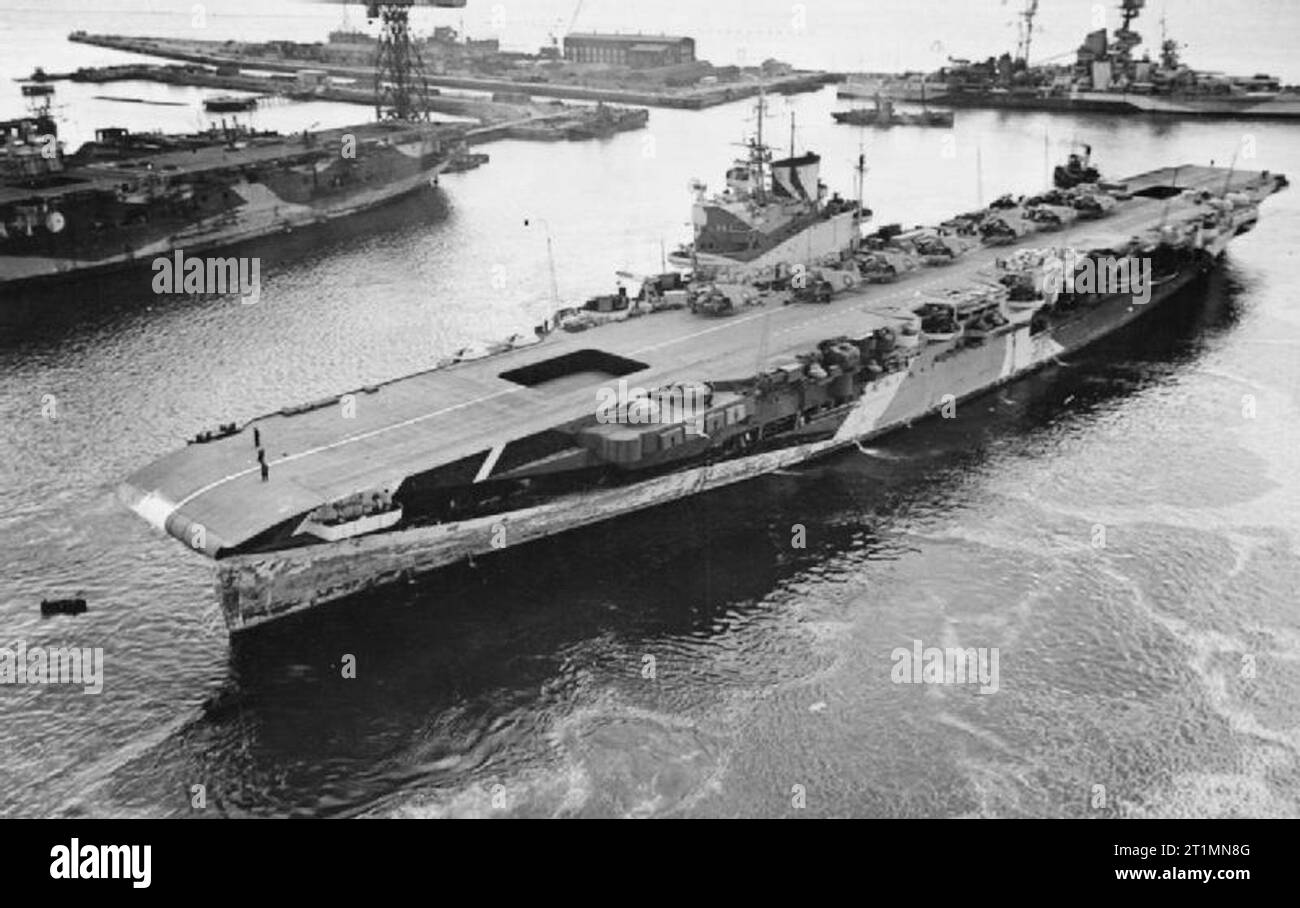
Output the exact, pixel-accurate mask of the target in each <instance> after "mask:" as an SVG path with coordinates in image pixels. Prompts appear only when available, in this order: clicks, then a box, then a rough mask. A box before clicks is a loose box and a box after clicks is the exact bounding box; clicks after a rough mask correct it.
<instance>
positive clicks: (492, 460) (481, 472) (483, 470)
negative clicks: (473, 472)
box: [474, 442, 506, 482]
mask: <svg viewBox="0 0 1300 908" xmlns="http://www.w3.org/2000/svg"><path fill="white" fill-rule="evenodd" d="M505 449H506V446H505V443H504V442H503V443H501V444H499V445H496V446H494V447H493V448H492V450H491V451H489V452H488V456H487V460H485V461H483V466H481V467H479V468H478V475H477V476H475V477H474V481H475V482H482V481H483V480H485V479H487V478H488V476H490V475H491V474H492V468H493V467H495V466H496V465H497V461H498V460H499V459H500V458H501V452H502V451H504V450H505Z"/></svg>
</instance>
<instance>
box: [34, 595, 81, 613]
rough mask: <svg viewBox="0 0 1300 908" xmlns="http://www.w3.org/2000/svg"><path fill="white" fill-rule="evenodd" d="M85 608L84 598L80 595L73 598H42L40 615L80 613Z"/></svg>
mask: <svg viewBox="0 0 1300 908" xmlns="http://www.w3.org/2000/svg"><path fill="white" fill-rule="evenodd" d="M85 610H86V600H85V599H82V598H80V597H77V598H73V599H42V600H41V614H42V615H80V614H81V613H82V612H84V611H85Z"/></svg>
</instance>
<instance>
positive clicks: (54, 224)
mask: <svg viewBox="0 0 1300 908" xmlns="http://www.w3.org/2000/svg"><path fill="white" fill-rule="evenodd" d="M67 223H68V221H67V218H65V217H64V216H63V212H61V211H51V212H50V213H49V214H47V215H46V216H45V229H46V230H48V231H49V232H50V233H60V232H61V231H62V230H63V228H64V227H66V226H67Z"/></svg>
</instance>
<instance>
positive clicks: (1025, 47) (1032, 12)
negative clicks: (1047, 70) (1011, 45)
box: [1016, 0, 1038, 66]
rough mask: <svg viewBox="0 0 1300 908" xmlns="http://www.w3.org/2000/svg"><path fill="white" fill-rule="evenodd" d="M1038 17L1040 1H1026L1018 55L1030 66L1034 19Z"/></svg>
mask: <svg viewBox="0 0 1300 908" xmlns="http://www.w3.org/2000/svg"><path fill="white" fill-rule="evenodd" d="M1037 15H1038V0H1026V3H1025V8H1024V9H1023V10H1021V12H1020V41H1019V42H1018V44H1017V46H1016V55H1017V56H1018V57H1019V59H1021V60H1024V61H1025V66H1028V65H1029V47H1030V45H1031V44H1033V42H1034V17H1035V16H1037Z"/></svg>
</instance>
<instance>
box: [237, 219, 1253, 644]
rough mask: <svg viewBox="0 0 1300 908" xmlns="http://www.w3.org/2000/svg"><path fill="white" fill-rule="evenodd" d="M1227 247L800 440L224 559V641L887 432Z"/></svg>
mask: <svg viewBox="0 0 1300 908" xmlns="http://www.w3.org/2000/svg"><path fill="white" fill-rule="evenodd" d="M1227 241H1228V238H1224V239H1223V240H1221V241H1219V242H1216V243H1215V244H1214V245H1212V246H1208V247H1207V248H1206V249H1205V250H1204V251H1203V252H1202V253H1201V257H1200V258H1199V259H1198V260H1197V262H1196V264H1194V265H1189V266H1188V267H1186V268H1184V269H1183V270H1182V271H1180V272H1179V273H1178V274H1176V275H1175V276H1173V277H1172V278H1170V279H1169V280H1167V281H1165V282H1164V283H1163V284H1161V285H1160V286H1159V287H1157V288H1156V289H1155V291H1154V292H1153V293H1152V296H1151V299H1150V300H1149V301H1148V302H1147V303H1145V304H1141V303H1138V302H1137V301H1135V300H1134V299H1133V298H1132V297H1131V296H1129V295H1114V296H1110V297H1106V298H1104V299H1102V300H1100V301H1098V302H1096V303H1095V304H1094V305H1092V306H1089V307H1088V308H1087V309H1086V310H1083V311H1081V312H1079V313H1078V314H1077V315H1076V316H1075V317H1073V318H1068V319H1064V320H1061V321H1060V322H1059V323H1057V324H1055V325H1054V326H1053V328H1052V329H1051V330H1049V331H1045V332H1042V333H1041V334H1038V335H1033V334H1031V330H1030V326H1029V323H1028V320H1022V321H1021V322H1019V323H1018V324H1013V325H1010V326H1008V328H1007V330H1005V331H1003V332H1002V333H1000V334H995V335H993V336H990V337H988V338H986V339H985V340H984V341H983V342H982V343H979V344H975V345H954V344H951V343H943V344H928V345H927V346H926V347H925V348H924V349H923V350H922V352H921V353H920V355H919V356H917V357H916V358H915V360H914V361H913V362H912V364H911V366H910V368H908V369H907V370H906V371H903V372H897V373H892V374H888V375H885V376H882V377H881V378H880V379H878V380H877V381H875V382H873V383H872V384H870V385H868V386H867V388H866V389H864V391H863V393H862V395H861V396H860V397H859V398H858V399H857V400H856V401H855V402H854V403H853V405H852V406H851V407H850V408H849V409H848V410H847V412H845V413H843V414H841V415H838V416H836V417H835V418H834V420H833V421H831V422H829V423H828V424H825V425H822V426H820V427H819V428H818V429H817V431H816V432H815V433H813V434H812V439H813V440H810V441H808V442H807V443H804V444H799V445H796V446H792V447H787V448H783V449H779V450H775V451H765V452H762V453H758V454H754V455H752V456H748V457H740V458H736V459H733V460H727V461H723V462H720V463H713V464H707V465H700V466H694V467H690V468H685V469H681V470H678V471H675V472H672V473H669V474H666V475H663V476H658V477H655V478H653V479H649V480H645V481H642V482H639V483H635V484H632V485H627V486H621V487H617V488H609V489H599V490H593V491H589V492H582V493H577V494H572V495H568V496H564V497H561V498H557V499H555V500H553V501H551V502H548V503H546V504H544V505H541V506H537V507H533V508H527V509H522V510H517V511H510V512H505V513H501V514H495V515H490V516H485V517H480V518H476V519H473V520H467V521H463V522H459V523H448V524H443V525H438V526H432V527H417V528H412V529H407V530H398V531H394V532H390V533H384V534H380V535H376V536H371V537H366V538H361V539H353V540H348V541H344V542H341V543H336V544H325V545H313V546H308V547H304V548H298V549H290V550H284V551H277V552H268V553H261V554H257V555H243V556H232V557H228V558H224V559H222V560H221V561H220V562H219V565H218V569H217V579H216V587H217V595H218V599H219V600H220V603H221V607H222V611H223V614H224V616H225V620H226V623H227V625H228V627H229V628H230V630H231V632H232V633H233V632H239V631H244V630H247V629H249V628H253V627H256V626H258V625H261V624H265V623H266V622H268V621H271V620H273V619H277V618H280V617H283V616H286V615H290V614H293V613H296V612H302V611H304V610H306V609H309V608H312V607H314V606H317V605H322V604H325V603H328V602H331V601H335V600H339V599H342V598H345V597H347V596H351V595H355V594H358V593H361V592H364V591H366V590H369V589H373V588H376V587H379V586H383V585H385V584H388V583H392V582H394V581H397V580H401V579H404V578H409V577H413V576H415V575H418V574H422V573H427V572H429V571H433V570H436V569H438V568H442V567H445V566H448V565H452V564H456V563H459V562H463V561H466V560H469V559H472V558H474V557H475V556H479V555H486V554H488V553H493V552H498V551H501V550H503V549H506V548H512V547H515V546H518V545H523V544H527V543H529V542H532V541H535V540H539V539H542V538H546V537H551V536H556V535H559V534H562V533H565V532H568V531H570V530H575V529H578V528H580V527H584V526H588V525H591V524H594V523H598V522H600V521H604V520H608V519H611V518H615V517H618V516H621V515H625V514H629V513H633V512H636V511H641V510H645V509H647V508H651V507H656V506H659V505H663V504H668V503H670V502H674V501H678V500H681V499H683V498H686V497H688V496H691V495H696V494H700V493H703V492H707V491H710V490H713V489H718V488H722V487H724V486H728V485H732V484H735V483H739V482H744V481H747V480H750V479H754V478H757V477H759V476H762V475H765V474H769V473H772V472H774V471H777V470H781V469H786V468H790V467H794V466H796V465H798V464H802V463H806V462H808V461H811V460H814V459H816V458H819V457H824V456H826V455H828V454H831V453H833V452H835V451H839V450H842V449H844V448H845V447H848V446H850V445H854V444H857V443H861V442H862V441H866V440H870V439H875V438H880V437H882V436H886V435H888V434H889V433H891V432H894V431H897V430H899V429H900V428H903V427H905V426H908V425H910V424H912V423H913V422H915V421H916V420H918V419H922V418H925V417H927V416H930V415H932V414H935V413H936V412H940V411H941V410H942V409H943V408H945V407H948V406H955V405H956V404H958V403H960V402H961V401H963V400H966V399H969V398H973V397H977V396H979V395H981V394H984V393H986V392H988V391H990V390H992V389H994V388H997V387H1000V386H1001V385H1004V384H1006V383H1008V382H1012V381H1015V380H1017V379H1020V378H1023V377H1025V376H1027V375H1029V374H1030V373H1032V372H1034V371H1036V370H1038V369H1041V368H1043V367H1044V366H1046V365H1048V364H1050V363H1052V362H1054V361H1055V360H1056V359H1057V357H1058V356H1060V355H1061V354H1064V353H1069V352H1073V351H1076V350H1079V349H1082V348H1084V347H1086V346H1088V345H1090V344H1092V343H1094V342H1096V341H1098V340H1100V339H1101V338H1103V337H1105V336H1107V335H1109V334H1111V333H1113V332H1114V331H1116V330H1118V329H1120V328H1122V327H1124V326H1125V325H1127V324H1129V323H1130V322H1132V321H1134V320H1136V319H1138V318H1140V317H1142V316H1144V315H1147V314H1149V313H1151V312H1153V311H1154V310H1156V309H1157V308H1158V307H1159V306H1160V305H1161V304H1162V303H1164V302H1166V301H1167V300H1169V299H1170V298H1171V297H1173V296H1174V295H1176V294H1177V293H1178V291H1179V290H1181V289H1183V288H1184V287H1185V286H1186V285H1187V284H1188V283H1190V282H1191V281H1193V280H1195V279H1196V278H1197V277H1199V276H1200V275H1202V274H1203V273H1205V272H1206V271H1207V270H1209V269H1210V268H1211V267H1212V266H1213V264H1214V262H1215V261H1216V259H1217V258H1218V256H1219V255H1220V254H1221V253H1222V250H1223V247H1225V246H1226V244H1227Z"/></svg>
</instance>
